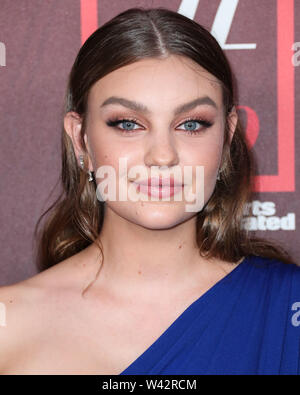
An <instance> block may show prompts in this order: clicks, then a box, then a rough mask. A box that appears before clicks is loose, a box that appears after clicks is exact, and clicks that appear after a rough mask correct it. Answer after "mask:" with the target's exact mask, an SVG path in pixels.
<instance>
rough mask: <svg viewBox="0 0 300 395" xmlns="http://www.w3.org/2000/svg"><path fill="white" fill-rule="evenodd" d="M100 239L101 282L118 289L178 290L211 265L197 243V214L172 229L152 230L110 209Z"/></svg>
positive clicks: (145, 290)
mask: <svg viewBox="0 0 300 395" xmlns="http://www.w3.org/2000/svg"><path fill="white" fill-rule="evenodd" d="M99 240H100V241H101V244H102V248H103V254H104V262H103V265H102V268H101V270H100V278H102V280H100V281H103V282H104V284H105V285H107V286H109V287H110V288H114V289H117V290H118V292H122V291H123V290H124V292H126V290H128V289H129V290H134V291H137V292H142V293H143V294H145V293H150V294H151V293H153V292H155V290H162V289H164V290H171V289H174V287H177V289H178V287H180V285H181V286H183V284H187V283H188V282H189V283H191V281H192V277H193V273H195V271H196V270H199V266H201V265H202V266H203V267H204V266H205V264H207V260H204V259H203V258H201V257H200V255H199V248H198V246H197V244H196V216H194V217H192V218H191V219H189V220H187V221H185V222H183V223H181V224H179V225H176V226H174V227H172V228H169V229H148V228H145V227H143V226H140V225H137V224H134V223H132V222H130V221H128V220H125V219H124V218H122V217H120V216H118V215H117V214H115V213H114V212H113V211H112V210H110V209H109V208H107V210H106V212H105V218H104V221H103V226H102V230H101V233H100V236H99ZM93 246H94V247H93V248H97V247H96V246H95V243H94V244H93ZM148 291H149V292H148Z"/></svg>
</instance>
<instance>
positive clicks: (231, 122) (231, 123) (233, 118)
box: [227, 106, 238, 143]
mask: <svg viewBox="0 0 300 395" xmlns="http://www.w3.org/2000/svg"><path fill="white" fill-rule="evenodd" d="M227 119H228V128H229V141H230V143H231V140H232V137H233V135H234V132H235V130H236V126H237V121H238V114H237V112H236V108H235V106H233V107H232V109H231V111H230V113H229V114H228V115H227Z"/></svg>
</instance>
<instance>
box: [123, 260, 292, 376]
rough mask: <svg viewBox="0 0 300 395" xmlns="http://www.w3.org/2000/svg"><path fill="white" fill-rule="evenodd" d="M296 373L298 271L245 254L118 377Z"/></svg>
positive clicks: (284, 264) (285, 265) (278, 262)
mask: <svg viewBox="0 0 300 395" xmlns="http://www.w3.org/2000/svg"><path fill="white" fill-rule="evenodd" d="M131 374H132V375H138V374H147V375H150V374H159V375H167V374H183V375H187V374H190V375H192V374H195V375H208V374H217V375H225V374H226V375H233V374H254V375H263V374H265V375H267V374H269V375H283V374H293V375H297V374H300V267H299V266H298V265H296V264H286V263H283V262H281V261H277V260H271V259H268V258H264V257H260V256H254V255H249V256H247V257H245V258H244V260H243V261H242V262H241V263H240V264H239V265H237V267H236V268H234V269H233V270H232V271H231V272H229V273H228V274H227V275H226V276H225V277H223V278H222V279H221V280H220V281H218V282H217V283H216V284H215V285H214V286H212V287H211V288H210V289H209V290H208V291H207V292H205V293H204V294H203V295H201V296H200V297H199V298H198V299H197V300H195V301H194V302H193V303H192V304H191V305H189V307H187V308H186V309H185V310H184V312H183V313H182V314H181V315H180V316H179V317H177V318H176V320H175V321H174V322H173V323H172V324H171V325H170V326H169V327H168V328H167V329H166V330H165V331H164V332H163V333H162V334H161V335H160V336H159V337H158V338H157V339H156V340H155V342H154V343H153V344H152V345H151V346H150V347H148V348H147V349H146V350H145V351H144V352H143V353H142V354H141V355H140V356H139V357H138V358H137V359H136V360H135V361H133V362H132V363H131V364H130V365H129V366H128V367H127V368H126V369H125V370H124V371H123V372H122V373H120V375H131Z"/></svg>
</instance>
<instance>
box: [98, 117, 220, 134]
mask: <svg viewBox="0 0 300 395" xmlns="http://www.w3.org/2000/svg"><path fill="white" fill-rule="evenodd" d="M123 122H131V123H135V124H138V120H137V119H136V118H130V119H129V118H122V119H120V118H114V119H109V120H108V121H107V122H106V124H107V126H110V127H113V128H117V129H118V130H119V131H121V134H134V133H135V132H136V130H135V129H134V130H126V129H120V128H118V127H117V125H118V124H120V123H123ZM187 122H198V123H200V124H202V126H203V127H204V129H207V128H209V127H211V126H212V123H211V122H209V121H207V120H205V119H203V118H198V117H195V118H193V117H190V118H187V119H185V120H184V121H183V122H181V123H180V125H179V126H181V125H182V124H185V123H187ZM185 132H187V134H191V135H197V134H200V133H201V131H199V130H198V131H197V130H185Z"/></svg>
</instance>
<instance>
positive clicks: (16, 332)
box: [0, 282, 32, 373]
mask: <svg viewBox="0 0 300 395" xmlns="http://www.w3.org/2000/svg"><path fill="white" fill-rule="evenodd" d="M31 296H32V295H30V292H29V289H27V290H26V287H24V285H23V284H22V282H20V283H17V284H13V285H8V286H3V287H0V310H1V312H0V315H1V316H0V349H1V353H0V373H2V372H3V370H5V368H6V366H8V365H9V364H10V363H11V361H12V360H13V359H14V358H16V357H17V353H18V350H20V348H21V344H22V342H23V340H24V337H25V334H26V331H27V330H28V320H27V317H26V315H29V314H30V305H31V303H30V299H31Z"/></svg>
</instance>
